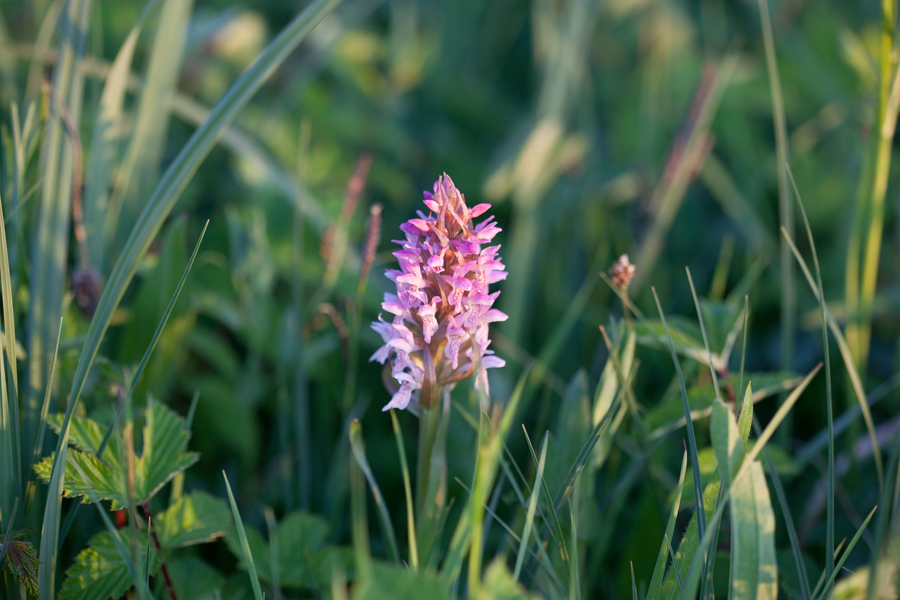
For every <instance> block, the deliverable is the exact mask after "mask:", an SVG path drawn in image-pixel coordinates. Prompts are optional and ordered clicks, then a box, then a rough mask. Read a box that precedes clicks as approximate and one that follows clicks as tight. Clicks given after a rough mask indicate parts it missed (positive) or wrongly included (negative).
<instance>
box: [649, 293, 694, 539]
mask: <svg viewBox="0 0 900 600" xmlns="http://www.w3.org/2000/svg"><path fill="white" fill-rule="evenodd" d="M650 289H651V290H652V292H653V298H654V299H655V300H656V308H657V309H658V310H659V317H660V320H661V321H662V325H663V329H665V330H666V338H667V339H668V342H669V350H671V352H672V360H673V361H674V362H675V373H676V375H677V376H678V384H679V385H680V386H681V399H682V402H683V403H684V418H685V420H686V421H687V423H686V425H687V434H688V444H689V445H690V454H691V470H692V471H693V473H694V501H695V502H696V506H697V514H698V515H701V516H705V514H706V510H705V508H704V505H703V487H702V482H701V477H700V461H699V459H698V455H697V438H696V437H695V435H694V421H693V419H692V418H691V407H690V405H689V404H688V395H687V389H686V388H685V385H684V375H683V374H682V373H681V363H680V362H679V361H678V355H677V354H675V346H674V345H673V344H672V336H671V334H670V333H669V326H668V325H667V324H666V316H665V314H664V313H663V309H662V304H661V303H660V302H659V296H658V295H657V294H656V288H650ZM705 521H706V519H705V518H698V519H697V527H698V530H697V531H698V534H699V537H700V538H701V539H702V538H703V537H704V535H703V534H704V533H705V532H706V522H705Z"/></svg>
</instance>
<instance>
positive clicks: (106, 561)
mask: <svg viewBox="0 0 900 600" xmlns="http://www.w3.org/2000/svg"><path fill="white" fill-rule="evenodd" d="M147 537H148V536H147V532H146V531H139V532H138V564H141V565H143V564H144V563H145V562H146V560H147V554H146V551H147V550H146V549H147ZM150 548H151V550H150V573H151V574H152V573H155V572H156V571H157V569H159V556H158V555H157V553H156V550H154V549H153V545H152V544H151V545H150ZM133 584H134V582H133V581H132V579H131V575H130V574H129V573H128V569H127V568H126V567H125V563H124V562H123V561H122V557H121V556H119V552H118V550H117V549H116V544H115V542H114V541H113V538H112V535H111V534H110V533H109V532H108V531H104V532H102V533H98V534H97V535H95V536H94V537H92V538H91V541H90V542H88V547H87V548H85V549H84V550H82V551H81V552H79V553H78V556H76V557H75V563H74V564H73V565H72V566H71V567H69V569H68V570H67V571H66V580H65V582H64V583H63V586H62V589H61V590H60V592H59V600H105V599H106V598H119V597H121V596H122V595H123V594H124V593H125V592H126V590H128V588H130V587H131V586H132V585H133Z"/></svg>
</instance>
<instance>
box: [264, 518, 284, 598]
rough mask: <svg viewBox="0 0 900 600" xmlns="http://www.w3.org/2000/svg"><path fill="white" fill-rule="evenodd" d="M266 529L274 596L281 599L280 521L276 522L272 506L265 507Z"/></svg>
mask: <svg viewBox="0 0 900 600" xmlns="http://www.w3.org/2000/svg"><path fill="white" fill-rule="evenodd" d="M265 517H266V529H268V533H269V564H271V565H272V581H271V584H272V596H273V597H274V600H281V572H280V570H279V566H280V564H281V563H280V562H279V561H280V559H279V555H278V523H276V522H275V512H274V511H273V510H272V509H271V508H270V507H268V506H267V507H266V509H265Z"/></svg>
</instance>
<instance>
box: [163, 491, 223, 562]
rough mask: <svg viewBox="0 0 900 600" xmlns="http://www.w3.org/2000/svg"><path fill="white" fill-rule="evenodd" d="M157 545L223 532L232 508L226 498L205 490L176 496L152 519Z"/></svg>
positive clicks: (183, 542) (186, 543)
mask: <svg viewBox="0 0 900 600" xmlns="http://www.w3.org/2000/svg"><path fill="white" fill-rule="evenodd" d="M153 524H154V527H155V528H156V531H157V534H158V535H159V543H160V546H162V547H163V548H165V549H166V550H170V549H172V548H180V547H182V546H190V545H192V544H201V543H203V542H209V541H212V540H214V539H216V538H218V537H221V536H223V535H225V532H226V531H228V529H229V528H230V527H231V510H230V509H229V508H228V506H227V505H226V504H225V502H224V501H223V500H221V499H219V498H216V497H214V496H210V495H209V494H206V493H204V492H194V493H192V494H189V495H187V496H182V497H181V498H179V499H178V500H177V501H176V502H175V503H174V504H172V506H170V507H169V508H168V509H167V510H166V511H165V512H163V513H161V514H159V515H157V517H156V519H155V520H154V521H153Z"/></svg>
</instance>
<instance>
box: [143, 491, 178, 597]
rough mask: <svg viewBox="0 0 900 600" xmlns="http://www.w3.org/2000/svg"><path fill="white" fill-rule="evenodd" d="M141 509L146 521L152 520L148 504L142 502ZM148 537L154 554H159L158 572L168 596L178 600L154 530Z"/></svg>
mask: <svg viewBox="0 0 900 600" xmlns="http://www.w3.org/2000/svg"><path fill="white" fill-rule="evenodd" d="M141 508H143V509H144V515H145V516H146V517H147V519H152V518H153V514H152V513H151V512H150V503H149V502H144V503H143V504H142V505H141ZM150 536H151V537H152V538H153V545H154V546H156V552H157V553H158V554H159V570H160V571H161V572H162V576H163V580H165V582H166V590H167V591H168V592H169V596H170V597H171V598H172V600H178V596H177V595H176V594H175V586H174V585H172V578H171V577H169V569H167V568H166V559H165V557H163V554H162V547H161V546H160V545H159V537H158V536H157V535H156V529H151V530H150Z"/></svg>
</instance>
